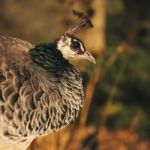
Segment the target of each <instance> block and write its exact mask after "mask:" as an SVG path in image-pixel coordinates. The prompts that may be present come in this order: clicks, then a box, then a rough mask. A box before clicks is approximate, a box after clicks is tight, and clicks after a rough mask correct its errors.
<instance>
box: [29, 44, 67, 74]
mask: <svg viewBox="0 0 150 150" xmlns="http://www.w3.org/2000/svg"><path fill="white" fill-rule="evenodd" d="M56 44H57V43H56V42H53V43H50V44H39V45H37V46H35V47H34V48H33V49H30V50H29V55H30V57H31V59H32V60H33V62H34V63H36V64H37V65H39V66H40V67H42V68H44V69H45V70H47V71H48V72H51V73H60V72H62V71H63V70H64V69H65V68H66V67H67V66H68V65H69V61H68V60H66V59H65V58H63V55H62V53H61V52H60V51H59V50H58V49H57V45H56Z"/></svg>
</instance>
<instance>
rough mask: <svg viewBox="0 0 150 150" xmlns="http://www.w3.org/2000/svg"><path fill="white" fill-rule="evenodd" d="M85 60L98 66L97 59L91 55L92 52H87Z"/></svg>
mask: <svg viewBox="0 0 150 150" xmlns="http://www.w3.org/2000/svg"><path fill="white" fill-rule="evenodd" d="M84 58H85V59H87V60H89V61H91V62H93V63H94V64H96V61H95V58H94V57H93V56H92V55H91V53H90V52H88V51H85V53H84Z"/></svg>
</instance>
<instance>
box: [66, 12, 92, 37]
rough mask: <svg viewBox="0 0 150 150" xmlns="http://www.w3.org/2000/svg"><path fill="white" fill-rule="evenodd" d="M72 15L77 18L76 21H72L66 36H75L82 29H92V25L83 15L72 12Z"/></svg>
mask: <svg viewBox="0 0 150 150" xmlns="http://www.w3.org/2000/svg"><path fill="white" fill-rule="evenodd" d="M73 15H74V16H76V17H77V19H76V20H75V21H74V23H73V24H72V25H71V26H70V27H69V29H68V31H67V32H66V34H70V35H73V34H76V33H77V32H79V31H80V30H81V29H83V28H89V27H93V24H92V22H91V20H90V19H89V17H88V16H86V15H85V14H84V13H82V12H79V11H76V10H73Z"/></svg>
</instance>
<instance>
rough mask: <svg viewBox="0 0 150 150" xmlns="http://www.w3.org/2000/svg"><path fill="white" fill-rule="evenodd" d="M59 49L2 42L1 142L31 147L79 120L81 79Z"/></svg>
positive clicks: (17, 41)
mask: <svg viewBox="0 0 150 150" xmlns="http://www.w3.org/2000/svg"><path fill="white" fill-rule="evenodd" d="M54 47H55V43H53V44H42V45H38V46H33V45H32V44H30V43H28V42H26V41H23V40H20V39H17V38H11V37H0V122H1V124H0V141H5V142H7V143H8V144H21V145H25V146H24V147H26V146H27V145H28V144H29V143H30V142H31V141H32V140H33V139H34V138H36V137H38V136H39V135H45V134H48V133H50V132H52V131H56V130H58V129H61V128H63V127H64V126H66V125H68V124H69V123H70V122H71V121H73V120H74V119H75V118H76V117H77V115H78V112H79V109H80V108H81V107H82V105H83V87H82V78H81V76H80V74H79V72H78V70H77V69H76V68H75V67H74V66H73V65H71V64H70V63H69V62H68V61H67V60H66V59H64V58H63V56H62V54H60V52H59V51H58V50H57V48H56V47H55V48H54ZM26 143H27V144H26Z"/></svg>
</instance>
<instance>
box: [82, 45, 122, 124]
mask: <svg viewBox="0 0 150 150" xmlns="http://www.w3.org/2000/svg"><path fill="white" fill-rule="evenodd" d="M119 54H120V52H119V51H118V48H117V50H116V51H115V52H114V53H113V54H112V56H111V57H110V58H109V60H108V62H107V63H106V65H105V67H104V68H102V66H101V63H97V65H96V67H95V69H94V71H93V74H92V76H91V78H90V80H89V82H88V85H87V88H86V92H85V104H84V107H83V109H82V112H81V115H80V125H85V123H86V121H87V117H88V113H89V109H90V105H91V103H92V99H93V95H94V91H95V88H96V85H97V83H98V82H100V81H101V80H102V79H103V77H104V76H105V74H106V73H107V72H108V70H109V69H110V68H111V67H112V65H113V64H114V63H115V61H116V60H117V58H118V55H119ZM98 61H103V59H102V58H101V57H99V58H98Z"/></svg>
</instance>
